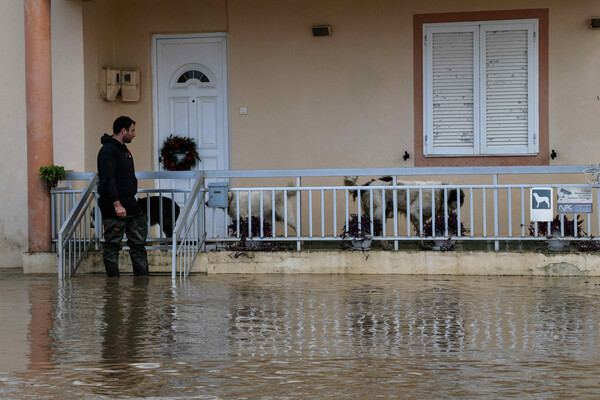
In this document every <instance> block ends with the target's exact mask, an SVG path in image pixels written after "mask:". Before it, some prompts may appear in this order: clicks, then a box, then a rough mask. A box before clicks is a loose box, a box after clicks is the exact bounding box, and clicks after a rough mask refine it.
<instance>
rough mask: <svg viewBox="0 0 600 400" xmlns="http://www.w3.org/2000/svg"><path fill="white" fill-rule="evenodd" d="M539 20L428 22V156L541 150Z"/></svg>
mask: <svg viewBox="0 0 600 400" xmlns="http://www.w3.org/2000/svg"><path fill="white" fill-rule="evenodd" d="M537 30H538V22H537V20H535V19H530V20H514V21H489V22H487V21H479V22H466V23H435V24H424V25H423V79H424V82H423V83H424V84H423V90H424V93H423V101H424V104H423V106H424V107H423V111H424V112H423V128H424V129H423V132H424V138H423V139H424V140H423V151H424V154H425V155H427V156H469V155H473V156H481V155H530V154H537V153H538V147H539V146H538V137H537V136H538V77H537V74H538V72H537V71H538V50H537V40H536V36H537Z"/></svg>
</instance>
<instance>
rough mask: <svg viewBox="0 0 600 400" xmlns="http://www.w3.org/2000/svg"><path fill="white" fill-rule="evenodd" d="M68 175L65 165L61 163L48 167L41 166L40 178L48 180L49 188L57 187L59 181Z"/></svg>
mask: <svg viewBox="0 0 600 400" xmlns="http://www.w3.org/2000/svg"><path fill="white" fill-rule="evenodd" d="M65 176H67V172H66V171H65V167H63V166H61V165H50V166H48V167H40V178H42V179H43V180H44V182H46V186H48V187H49V188H55V187H56V186H57V185H58V182H59V181H62V180H63V179H65Z"/></svg>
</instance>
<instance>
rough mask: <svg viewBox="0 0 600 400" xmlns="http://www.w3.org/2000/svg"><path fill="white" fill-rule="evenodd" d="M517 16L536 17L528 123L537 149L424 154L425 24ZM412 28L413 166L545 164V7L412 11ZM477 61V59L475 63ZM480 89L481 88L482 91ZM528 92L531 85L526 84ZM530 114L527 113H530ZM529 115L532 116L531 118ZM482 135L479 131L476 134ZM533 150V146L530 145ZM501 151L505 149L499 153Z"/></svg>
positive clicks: (490, 20) (508, 19) (490, 21)
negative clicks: (534, 71)
mask: <svg viewBox="0 0 600 400" xmlns="http://www.w3.org/2000/svg"><path fill="white" fill-rule="evenodd" d="M519 20H537V37H536V41H537V60H536V61H537V65H535V66H530V67H533V68H537V91H536V92H537V96H535V97H536V100H537V105H535V107H536V108H537V113H536V115H529V120H530V123H534V124H535V125H537V129H536V128H535V127H534V128H533V129H534V131H536V132H537V137H536V138H535V139H536V141H537V143H535V147H536V148H537V153H533V152H528V153H527V154H508V155H498V154H494V153H488V154H473V155H470V154H469V155H465V154H456V155H439V154H432V155H426V154H425V153H426V152H425V142H424V132H425V130H424V125H423V124H424V121H425V118H424V117H425V113H426V112H427V110H426V109H425V94H424V87H425V86H424V84H425V72H424V70H423V69H424V41H423V32H424V25H425V24H440V26H442V25H441V24H442V23H447V24H446V25H447V26H450V25H451V24H456V23H462V24H463V25H467V24H471V25H474V24H476V23H479V22H483V21H485V24H486V25H487V24H496V25H497V24H503V23H511V24H519V23H520V22H525V21H519ZM413 30H414V38H413V39H414V41H413V51H414V99H415V100H414V106H415V114H414V115H415V121H414V123H415V132H414V133H415V135H414V139H415V143H414V146H415V147H414V153H415V166H464V165H472V166H476V165H548V164H549V152H548V149H549V145H548V9H533V10H509V11H484V12H466V13H447V14H416V15H414V16H413ZM479 64H481V63H479ZM483 92H484V91H483ZM530 93H531V88H530ZM530 114H531V113H530ZM532 118H533V120H532ZM483 137H485V135H483V134H482V135H480V138H483ZM534 151H535V148H534ZM502 154H505V153H502Z"/></svg>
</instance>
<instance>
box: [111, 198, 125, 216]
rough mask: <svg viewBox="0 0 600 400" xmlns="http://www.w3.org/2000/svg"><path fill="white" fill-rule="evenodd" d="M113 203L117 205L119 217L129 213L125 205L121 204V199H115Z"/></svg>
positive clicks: (116, 210) (116, 209)
mask: <svg viewBox="0 0 600 400" xmlns="http://www.w3.org/2000/svg"><path fill="white" fill-rule="evenodd" d="M113 204H114V205H115V212H116V213H117V217H124V216H126V215H127V211H126V210H125V207H123V206H122V205H121V202H120V201H115V202H113Z"/></svg>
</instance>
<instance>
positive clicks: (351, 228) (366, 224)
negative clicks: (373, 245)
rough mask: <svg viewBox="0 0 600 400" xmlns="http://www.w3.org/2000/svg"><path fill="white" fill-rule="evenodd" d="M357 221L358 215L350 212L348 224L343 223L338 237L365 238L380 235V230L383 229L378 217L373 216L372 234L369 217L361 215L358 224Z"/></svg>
mask: <svg viewBox="0 0 600 400" xmlns="http://www.w3.org/2000/svg"><path fill="white" fill-rule="evenodd" d="M358 221H359V220H358V215H356V214H350V219H348V226H346V225H344V227H343V228H342V234H341V235H340V237H341V238H342V239H359V240H365V239H369V238H370V237H371V236H378V235H381V232H382V231H383V224H382V223H381V220H380V219H377V218H373V232H374V235H371V219H370V218H369V217H368V216H366V215H363V216H362V217H361V218H360V224H359V222H358Z"/></svg>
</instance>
